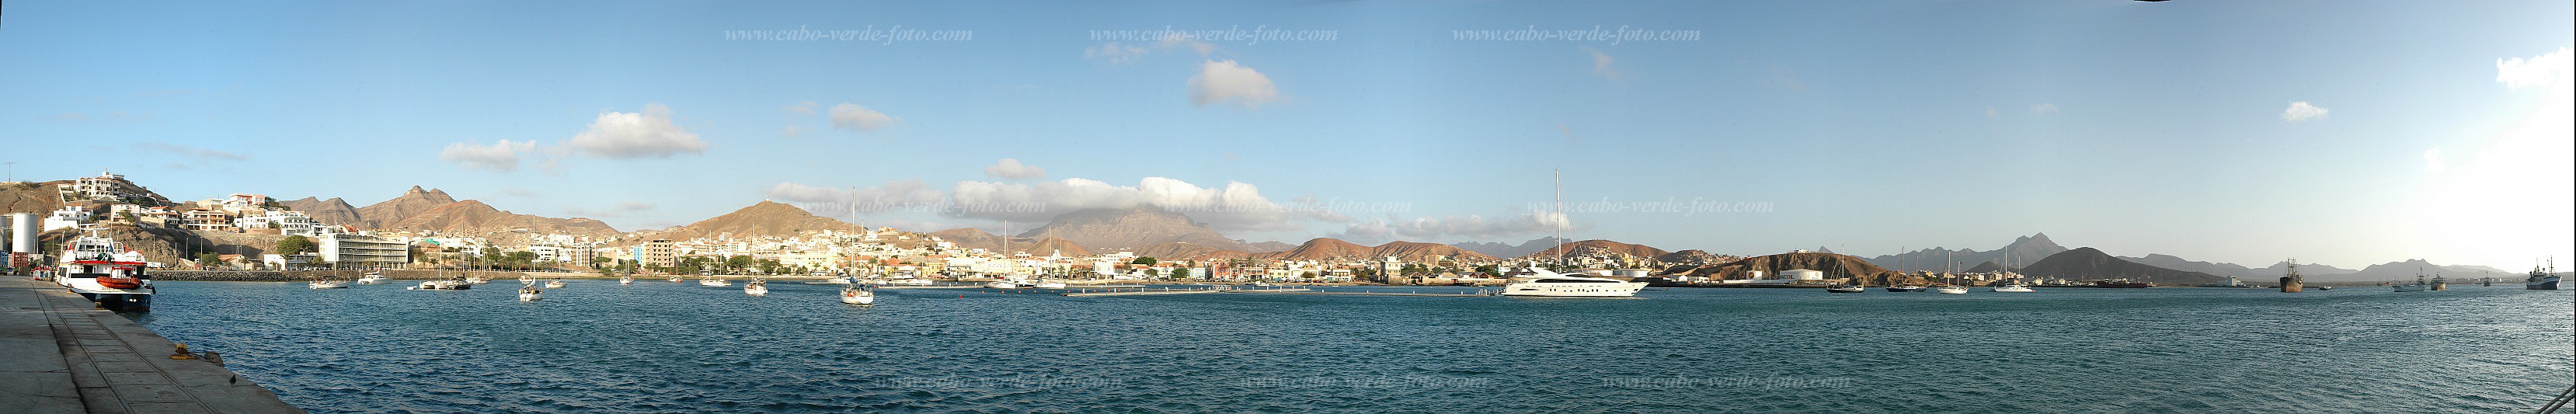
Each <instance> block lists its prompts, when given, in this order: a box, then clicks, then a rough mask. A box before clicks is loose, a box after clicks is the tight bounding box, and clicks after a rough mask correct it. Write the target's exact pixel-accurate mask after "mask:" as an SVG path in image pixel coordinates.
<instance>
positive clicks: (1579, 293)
mask: <svg viewBox="0 0 2576 414" xmlns="http://www.w3.org/2000/svg"><path fill="white" fill-rule="evenodd" d="M1529 270H1530V273H1532V274H1533V275H1530V276H1521V277H1515V278H1512V283H1510V284H1505V285H1503V296H1554V297H1602V298H1624V297H1632V296H1637V291H1639V290H1645V289H1646V282H1630V281H1623V280H1619V279H1610V278H1599V277H1581V276H1566V275H1564V274H1559V273H1556V272H1550V271H1547V269H1540V268H1537V267H1531V268H1530V269H1529Z"/></svg>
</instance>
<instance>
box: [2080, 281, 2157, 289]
mask: <svg viewBox="0 0 2576 414" xmlns="http://www.w3.org/2000/svg"><path fill="white" fill-rule="evenodd" d="M2155 286H2156V284H2154V283H2147V282H2140V281H2134V280H2129V279H2103V280H2096V281H2093V287H2097V288H2121V289H2140V288H2150V287H2155Z"/></svg>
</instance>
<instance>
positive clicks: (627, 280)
mask: <svg viewBox="0 0 2576 414" xmlns="http://www.w3.org/2000/svg"><path fill="white" fill-rule="evenodd" d="M617 284H620V285H632V284H635V276H631V275H630V276H618V277H617Z"/></svg>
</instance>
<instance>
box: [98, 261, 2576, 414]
mask: <svg viewBox="0 0 2576 414" xmlns="http://www.w3.org/2000/svg"><path fill="white" fill-rule="evenodd" d="M504 283H507V282H504ZM570 283H571V284H572V285H571V286H569V287H566V288H562V289H551V290H548V291H547V292H546V299H545V300H544V301H540V302H536V303H518V302H516V301H515V300H514V294H513V292H512V291H511V290H510V289H508V287H510V286H505V285H502V284H493V285H485V286H484V287H483V288H481V289H475V290H469V291H410V290H403V288H402V287H403V286H407V285H408V284H397V285H377V286H357V287H353V288H350V289H337V290H311V289H305V288H304V287H303V285H302V284H300V283H296V284H287V283H249V282H164V283H162V284H161V292H162V295H161V297H160V298H158V299H155V301H156V302H157V303H156V304H155V306H154V312H153V313H152V314H150V315H148V316H141V317H139V320H141V321H142V322H144V324H145V325H147V326H150V327H151V328H152V329H153V330H154V331H156V332H159V333H161V334H162V335H164V336H167V337H169V338H170V339H172V340H176V341H180V342H185V343H189V344H191V346H192V347H194V348H195V349H200V350H213V351H218V352H222V353H224V355H225V358H224V359H225V360H226V361H227V362H228V363H230V364H231V367H232V368H233V370H235V371H239V372H241V373H242V375H243V376H245V377H248V378H251V379H255V380H257V381H259V382H260V383H261V384H265V385H267V386H269V387H270V388H272V389H275V390H276V392H277V394H278V396H280V397H282V398H284V399H285V400H286V401H287V402H289V403H293V404H295V405H296V406H299V407H304V408H306V409H308V410H312V411H314V412H459V413H483V412H504V411H522V412H524V411H538V412H555V411H578V412H639V413H641V412H651V413H660V412H707V411H725V412H817V411H837V412H861V411H983V412H1024V411H1035V412H1060V411H1098V410H1107V411H1140V412H1195V411H1223V412H1245V411H1253V412H1311V411H1346V412H1351V411H1356V412H1376V411H1404V412H1528V411H1562V412H2191V413H2199V412H2318V411H2329V412H2331V411H2347V412H2361V411H2366V412H2511V411H2528V410H2531V409H2533V408H2536V407H2538V406H2540V405H2541V404H2543V403H2545V402H2546V401H2547V400H2548V398H2550V397H2551V396H2554V395H2556V394H2557V393H2558V391H2560V390H2563V389H2565V388H2566V387H2567V386H2568V385H2569V384H2570V382H2571V381H2576V379H2571V372H2570V368H2569V367H2570V366H2571V362H2570V352H2571V349H2570V343H2571V338H2570V334H2569V332H2570V313H2571V310H2570V309H2571V297H2570V293H2571V292H2570V291H2525V290H2521V289H2520V288H2519V286H2518V285H2517V286H2515V287H2514V288H2511V289H2508V288H2505V287H2502V286H2499V287H2493V288H2480V287H2475V286H2466V287H2461V288H2457V289H2455V290H2452V291H2448V292H2427V293H2404V294H2400V293H2393V292H2389V291H2387V289H2386V288H2376V289H2372V288H2345V289H2338V290H2335V291H2330V292H2318V291H2309V292H2306V293H2299V294H2281V293H2278V292H2272V291H2265V290H2253V289H2243V290H2238V289H2042V290H2041V291H2040V292H2038V293H2021V294H2003V293H1993V292H1984V291H1979V292H1976V293H1973V294H1969V295H1965V296H1957V295H1939V294H1932V293H1887V292H1878V291H1872V292H1869V293H1865V294H1858V295H1830V294H1825V293H1822V292H1819V291H1815V290H1786V289H1673V290H1662V291H1649V292H1645V293H1643V294H1642V295H1641V296H1642V298H1640V299H1523V298H1499V297H1358V296H1285V295H1250V294H1209V295H1172V296H1130V297H1092V298H1074V297H1061V296H1053V295H1038V294H1001V293H994V292H993V291H990V290H983V289H975V290H884V291H881V292H882V293H880V298H879V300H880V303H879V304H878V305H876V306H873V307H856V306H847V305H842V304H840V303H839V302H837V301H835V298H834V296H833V295H834V293H833V292H834V288H833V287H830V286H809V285H802V284H792V283H791V284H779V285H775V286H773V290H774V291H773V292H772V293H771V295H770V296H769V297H749V296H746V295H743V294H742V293H741V290H740V289H739V288H738V287H737V288H711V287H700V286H696V284H695V283H689V284H673V283H668V282H660V281H649V282H648V281H639V282H637V284H636V285H633V286H619V285H616V284H615V282H612V281H572V282H570ZM1336 289H1337V290H1375V291H1423V292H1432V291H1456V289H1443V288H1422V289H1408V288H1374V289H1371V288H1336Z"/></svg>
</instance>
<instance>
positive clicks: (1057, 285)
mask: <svg viewBox="0 0 2576 414" xmlns="http://www.w3.org/2000/svg"><path fill="white" fill-rule="evenodd" d="M1029 287H1033V288H1038V289H1063V288H1064V282H1058V281H1053V280H1045V279H1039V280H1038V282H1037V283H1033V284H1030V285H1029Z"/></svg>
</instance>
